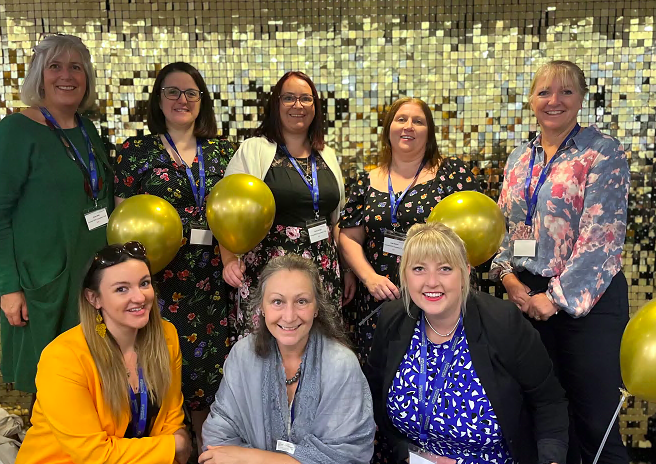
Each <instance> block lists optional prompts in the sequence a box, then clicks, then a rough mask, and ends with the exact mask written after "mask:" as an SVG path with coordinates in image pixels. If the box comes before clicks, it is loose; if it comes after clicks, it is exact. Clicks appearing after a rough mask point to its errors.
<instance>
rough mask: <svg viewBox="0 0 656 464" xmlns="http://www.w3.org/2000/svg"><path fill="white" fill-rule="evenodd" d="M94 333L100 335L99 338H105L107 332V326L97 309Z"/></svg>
mask: <svg viewBox="0 0 656 464" xmlns="http://www.w3.org/2000/svg"><path fill="white" fill-rule="evenodd" d="M96 333H97V334H98V335H100V338H105V335H106V334H107V326H106V325H105V321H104V320H103V317H102V314H100V310H99V309H97V310H96Z"/></svg>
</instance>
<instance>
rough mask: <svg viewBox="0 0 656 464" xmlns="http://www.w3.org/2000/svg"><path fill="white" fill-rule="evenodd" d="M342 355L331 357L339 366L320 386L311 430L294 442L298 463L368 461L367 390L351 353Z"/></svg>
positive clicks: (371, 434) (363, 463)
mask: <svg viewBox="0 0 656 464" xmlns="http://www.w3.org/2000/svg"><path fill="white" fill-rule="evenodd" d="M324 346H325V345H324ZM345 354H347V356H342V355H339V354H337V355H336V356H335V357H334V358H333V359H334V366H340V367H339V370H338V369H335V370H333V369H330V373H329V374H328V375H331V381H330V382H329V383H328V385H327V386H326V387H325V388H324V387H322V392H321V400H320V402H319V407H318V409H317V413H316V415H315V418H314V425H313V428H314V433H310V434H307V435H305V436H304V437H303V439H302V441H301V442H300V443H299V444H297V445H296V451H295V452H294V456H293V457H294V459H296V460H298V461H299V462H300V463H301V464H343V463H345V462H348V463H351V464H368V463H369V461H370V460H371V457H372V455H373V451H374V434H375V432H376V424H375V423H374V417H373V410H372V401H371V392H370V391H369V386H368V385H367V381H366V379H365V377H364V375H363V374H362V369H361V368H360V364H359V362H358V360H357V358H356V357H355V355H354V354H353V353H352V352H350V351H348V352H347V353H345ZM337 357H339V359H335V358H337ZM322 375H326V374H322Z"/></svg>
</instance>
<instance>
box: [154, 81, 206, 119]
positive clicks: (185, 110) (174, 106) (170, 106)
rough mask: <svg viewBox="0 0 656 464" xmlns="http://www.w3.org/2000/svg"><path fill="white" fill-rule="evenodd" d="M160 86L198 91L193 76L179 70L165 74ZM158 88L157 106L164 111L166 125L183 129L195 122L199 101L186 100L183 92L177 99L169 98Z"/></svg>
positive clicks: (198, 111)
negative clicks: (159, 93) (159, 94)
mask: <svg viewBox="0 0 656 464" xmlns="http://www.w3.org/2000/svg"><path fill="white" fill-rule="evenodd" d="M162 87H177V88H178V89H180V90H182V91H185V90H189V89H193V90H196V91H200V89H199V88H198V86H197V85H196V82H195V81H194V78H193V77H191V76H190V75H189V74H187V73H186V72H181V71H174V72H172V73H170V74H169V75H168V76H166V77H165V78H164V80H163V81H162ZM158 90H160V92H161V94H162V95H161V96H160V100H159V106H160V108H161V109H162V113H164V119H166V126H167V127H176V128H182V129H184V128H188V127H189V126H191V125H193V124H194V123H195V122H196V118H197V117H198V114H199V113H200V104H201V102H200V101H197V102H191V101H187V97H186V96H185V94H184V93H182V94H180V98H178V99H177V100H169V99H168V98H166V97H165V96H164V95H163V92H162V91H161V89H158Z"/></svg>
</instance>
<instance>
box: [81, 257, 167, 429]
mask: <svg viewBox="0 0 656 464" xmlns="http://www.w3.org/2000/svg"><path fill="white" fill-rule="evenodd" d="M128 259H136V258H132V257H130V256H128V255H125V254H123V255H121V259H119V261H118V262H117V263H116V264H119V263H121V262H125V261H127V260H128ZM144 262H145V263H146V264H147V265H148V269H149V270H150V265H149V263H148V262H147V261H144ZM106 268H107V267H104V268H97V267H96V266H94V264H93V262H92V264H91V266H90V269H89V271H88V272H87V276H86V277H85V282H86V283H87V284H86V285H83V288H82V291H81V294H80V297H79V310H80V325H81V326H82V332H83V333H84V338H85V339H86V341H87V345H88V346H89V351H90V352H91V356H92V357H93V360H94V362H95V364H96V368H97V369H98V374H100V383H101V385H102V395H103V398H104V400H105V403H106V404H107V405H108V406H109V409H110V411H111V412H112V415H113V417H114V419H115V420H117V421H118V420H119V419H120V417H121V414H122V413H123V412H124V411H126V410H129V409H130V397H129V393H128V388H130V387H129V385H128V382H127V378H126V374H125V371H126V369H125V363H124V361H123V353H122V352H121V349H120V348H119V346H118V343H117V342H116V340H115V339H114V337H112V334H111V333H110V332H109V330H108V331H107V333H106V334H105V337H101V336H100V335H98V333H96V308H94V307H93V305H92V304H91V303H89V301H87V299H86V296H85V290H91V291H93V292H96V293H98V291H99V287H100V281H101V280H102V275H103V270H104V269H106ZM135 351H136V353H137V356H138V360H139V361H138V362H139V366H140V367H141V368H142V369H143V375H144V380H145V381H146V388H147V389H148V396H149V398H150V400H151V401H152V402H153V403H155V404H157V405H158V406H161V405H162V401H163V399H164V397H165V396H166V393H167V392H168V389H169V387H170V385H171V379H172V374H171V361H170V355H169V350H168V347H167V345H166V338H165V336H164V328H163V327H162V316H161V315H160V312H159V308H158V306H157V292H156V291H155V295H154V299H153V307H152V308H151V310H150V315H149V317H148V323H147V324H146V325H145V326H144V327H143V328H141V329H139V331H138V332H137V339H136V341H135Z"/></svg>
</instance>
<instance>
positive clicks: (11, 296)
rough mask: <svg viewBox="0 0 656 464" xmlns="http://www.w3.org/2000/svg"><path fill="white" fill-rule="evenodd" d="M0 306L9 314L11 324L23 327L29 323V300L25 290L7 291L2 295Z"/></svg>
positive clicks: (6, 314) (8, 318)
mask: <svg viewBox="0 0 656 464" xmlns="http://www.w3.org/2000/svg"><path fill="white" fill-rule="evenodd" d="M0 308H2V310H3V311H4V313H5V316H7V320H8V321H9V324H11V325H13V326H17V327H23V326H24V325H25V324H26V323H27V320H28V317H27V302H26V301H25V294H24V293H23V292H13V293H7V294H6V295H2V296H0Z"/></svg>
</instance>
